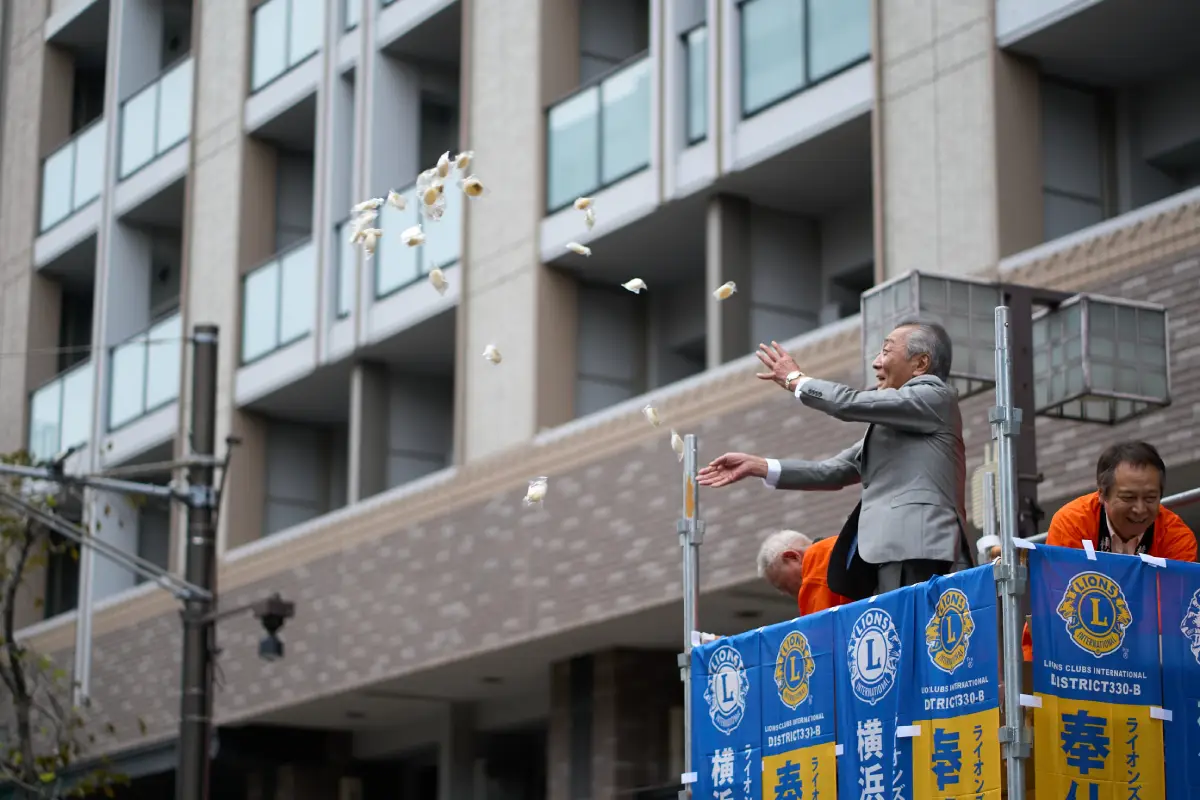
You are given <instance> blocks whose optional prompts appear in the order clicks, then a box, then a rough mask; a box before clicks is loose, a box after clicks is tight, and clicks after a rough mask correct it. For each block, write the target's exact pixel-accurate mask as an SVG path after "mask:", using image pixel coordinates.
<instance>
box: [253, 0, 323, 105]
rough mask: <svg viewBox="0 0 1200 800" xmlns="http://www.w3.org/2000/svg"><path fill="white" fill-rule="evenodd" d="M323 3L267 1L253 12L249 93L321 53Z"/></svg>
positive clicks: (282, 0)
mask: <svg viewBox="0 0 1200 800" xmlns="http://www.w3.org/2000/svg"><path fill="white" fill-rule="evenodd" d="M324 13H325V4H324V2H322V0H267V2H265V3H263V4H262V5H260V6H259V7H258V8H256V9H254V12H253V14H254V20H253V25H254V44H253V48H254V49H253V50H251V54H250V91H251V92H257V91H258V90H260V89H262V88H263V87H264V86H266V85H267V84H269V83H271V82H272V81H274V80H275V79H277V78H278V77H280V76H281V75H283V74H284V73H286V72H288V71H290V70H292V69H293V68H295V67H297V66H299V65H300V64H301V63H303V62H304V61H307V60H308V58H309V57H310V56H312V55H313V54H314V53H316V52H317V51H318V50H320V49H321V38H322V36H321V21H322V19H323V18H324Z"/></svg>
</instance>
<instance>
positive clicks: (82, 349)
mask: <svg viewBox="0 0 1200 800" xmlns="http://www.w3.org/2000/svg"><path fill="white" fill-rule="evenodd" d="M186 341H189V338H188V337H186V336H171V337H168V338H165V339H146V340H144V341H140V342H133V341H126V342H122V343H121V344H119V345H114V347H121V346H122V345H125V344H140V345H145V346H146V347H149V346H150V345H154V344H172V343H178V342H186ZM99 349H100V347H98V346H96V345H90V344H77V345H68V346H66V347H41V348H34V349H32V350H21V351H14V352H10V353H0V358H25V357H28V356H57V355H77V354H79V353H87V354H89V355H91V354H92V353H94V352H95V351H97V350H99Z"/></svg>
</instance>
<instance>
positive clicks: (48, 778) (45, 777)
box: [38, 772, 55, 783]
mask: <svg viewBox="0 0 1200 800" xmlns="http://www.w3.org/2000/svg"><path fill="white" fill-rule="evenodd" d="M54 778H55V775H54V773H53V772H43V773H42V774H41V775H38V779H39V780H40V781H41V782H42V783H54Z"/></svg>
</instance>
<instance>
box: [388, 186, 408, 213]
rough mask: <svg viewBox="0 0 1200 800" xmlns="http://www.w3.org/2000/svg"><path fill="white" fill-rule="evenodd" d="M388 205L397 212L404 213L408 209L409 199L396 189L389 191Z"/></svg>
mask: <svg viewBox="0 0 1200 800" xmlns="http://www.w3.org/2000/svg"><path fill="white" fill-rule="evenodd" d="M387 204H388V205H389V206H391V207H392V208H394V209H396V210H397V211H403V210H404V209H405V208H407V207H408V198H407V197H405V196H404V195H402V194H400V193H399V192H397V191H396V190H395V189H388V195H387Z"/></svg>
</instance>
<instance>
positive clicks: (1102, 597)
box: [1055, 572, 1133, 658]
mask: <svg viewBox="0 0 1200 800" xmlns="http://www.w3.org/2000/svg"><path fill="white" fill-rule="evenodd" d="M1055 610H1056V611H1057V612H1058V616H1059V617H1060V618H1062V621H1063V622H1064V623H1066V626H1067V633H1069V634H1070V635H1071V641H1073V642H1075V644H1077V645H1079V648H1080V649H1081V650H1084V651H1086V652H1088V653H1091V654H1092V655H1093V656H1095V657H1096V658H1101V657H1103V656H1106V655H1108V654H1109V653H1112V652H1115V651H1116V650H1118V649H1119V648H1120V647H1121V645H1122V644H1123V643H1124V641H1125V630H1126V629H1127V628H1128V627H1129V626H1130V625H1132V624H1133V613H1132V612H1131V611H1130V610H1129V603H1127V602H1126V601H1125V593H1124V592H1122V591H1121V585H1120V584H1119V583H1117V582H1116V581H1114V580H1113V579H1112V578H1110V577H1108V576H1107V575H1102V574H1101V573H1099V572H1081V573H1079V574H1078V575H1076V576H1075V577H1074V578H1071V580H1070V582H1069V583H1068V584H1067V588H1066V591H1064V592H1063V597H1062V601H1061V602H1060V603H1059V604H1058V608H1057V609H1055Z"/></svg>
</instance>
